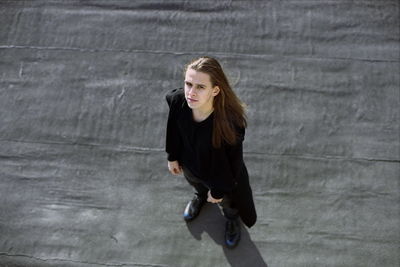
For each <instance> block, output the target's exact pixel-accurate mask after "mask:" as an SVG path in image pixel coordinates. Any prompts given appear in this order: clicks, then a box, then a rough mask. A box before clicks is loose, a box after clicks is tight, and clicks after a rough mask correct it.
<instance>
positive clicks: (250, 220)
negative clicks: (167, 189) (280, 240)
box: [165, 56, 257, 248]
mask: <svg viewBox="0 0 400 267" xmlns="http://www.w3.org/2000/svg"><path fill="white" fill-rule="evenodd" d="M184 75H185V81H184V88H178V89H174V90H172V91H170V92H168V94H167V95H166V100H167V103H168V106H169V114H168V122H167V130H166V147H165V150H166V152H167V154H168V169H169V171H170V172H171V173H172V174H174V175H179V174H181V173H183V175H184V177H185V178H186V180H187V181H188V183H189V184H190V185H191V186H193V188H194V191H195V195H194V197H193V199H192V200H191V201H189V203H188V204H187V206H186V208H185V210H184V212H183V218H184V220H185V221H186V222H190V221H191V220H193V219H195V218H196V217H197V216H198V214H199V212H200V210H201V208H202V206H203V205H204V204H205V203H206V202H209V203H214V204H218V205H219V206H220V207H221V209H222V212H223V215H224V216H225V218H226V219H227V221H226V226H225V244H226V246H227V247H228V248H234V247H236V246H237V245H238V243H239V241H240V227H241V224H240V220H239V218H240V219H241V220H242V221H243V223H244V224H245V225H246V226H248V227H252V226H253V225H254V224H255V222H256V220H257V214H256V210H255V207H254V201H253V195H252V190H251V187H250V184H249V176H248V172H247V168H246V165H245V163H244V161H243V140H244V136H245V128H246V126H247V122H246V117H245V109H244V105H243V103H242V102H241V101H240V99H239V98H238V97H237V96H236V94H235V93H234V92H233V90H232V88H231V86H230V84H229V82H228V80H227V78H226V75H225V73H224V71H223V69H222V67H221V65H220V64H219V62H218V61H217V59H215V58H212V57H206V56H205V57H200V58H197V59H194V60H193V61H191V62H190V63H189V64H187V65H186V68H185V71H184Z"/></svg>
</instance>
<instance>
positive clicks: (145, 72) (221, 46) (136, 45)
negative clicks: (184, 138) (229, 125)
mask: <svg viewBox="0 0 400 267" xmlns="http://www.w3.org/2000/svg"><path fill="white" fill-rule="evenodd" d="M399 6H400V4H399V2H398V1H389V0H387V1H384V0H381V1H378V0H375V1H369V0H364V1H361V0H360V1H346V0H341V1H339V0H337V1H334V0H330V1H313V0H304V1H303V0H292V1H196V2H195V1H193V2H189V1H171V2H165V3H164V2H163V1H100V0H98V1H7V0H2V1H1V2H0V25H1V26H0V200H1V203H2V204H1V207H0V265H2V264H3V265H6V266H21V265H22V266H97V265H101V264H105V265H112V266H120V265H123V266H265V265H266V264H268V265H270V266H397V265H398V264H399V263H400V258H399V257H400V256H399V245H400V243H399V240H400V229H399V225H400V212H399V210H400V207H399V205H400V204H399V203H400V193H399V191H400V190H399V189H400V188H399V175H400V155H399V153H400V152H399V143H400V140H399V139H400V137H399V132H400V131H399V123H400V116H399V106H400V93H399V86H400V80H399V72H400V65H399V60H400V59H399V56H400V55H399V53H400V49H399V37H400V33H399V26H400V20H399ZM200 55H210V56H214V57H217V58H218V59H219V60H220V62H221V63H222V65H223V66H224V67H225V69H226V72H227V74H228V76H229V78H230V80H231V83H232V84H233V86H234V89H235V91H236V92H237V93H238V95H239V96H240V97H241V98H242V99H243V100H244V101H245V102H246V103H247V104H248V117H249V128H248V130H247V136H246V141H245V148H244V149H245V160H246V163H247V165H248V168H249V172H250V175H251V184H252V186H253V189H254V194H255V203H256V208H257V211H258V213H259V220H258V223H257V224H256V226H254V227H253V228H251V229H247V230H246V229H243V231H244V233H243V240H242V243H241V245H240V246H239V247H238V248H237V249H236V250H234V251H228V250H226V249H224V248H223V247H222V237H223V233H222V232H223V218H221V216H219V215H218V211H217V209H216V208H215V207H214V206H212V205H209V206H207V207H206V208H205V210H204V212H203V214H202V215H203V216H200V218H199V219H198V220H197V222H194V223H193V224H191V225H187V226H186V224H185V223H184V222H183V221H182V219H181V215H180V214H181V211H182V209H183V207H184V206H185V204H186V202H187V200H188V199H189V198H190V197H191V195H190V194H191V192H190V188H189V187H188V186H187V185H186V183H185V182H184V180H183V178H182V177H172V176H171V175H169V174H168V172H167V169H166V157H165V153H164V152H163V150H164V137H165V133H164V131H165V120H166V116H167V105H166V103H165V101H164V95H165V93H166V92H167V90H169V89H172V88H176V87H180V86H182V68H183V64H185V63H187V62H188V61H189V60H190V59H192V58H194V57H197V56H200Z"/></svg>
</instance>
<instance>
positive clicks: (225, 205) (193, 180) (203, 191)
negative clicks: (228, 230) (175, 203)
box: [182, 166, 239, 220]
mask: <svg viewBox="0 0 400 267" xmlns="http://www.w3.org/2000/svg"><path fill="white" fill-rule="evenodd" d="M182 169H183V175H184V176H185V178H186V180H187V181H188V183H189V184H190V185H191V186H193V187H194V189H195V194H196V195H198V196H199V197H200V198H205V199H207V193H208V191H209V190H210V189H209V188H208V187H207V185H206V184H205V183H204V182H203V181H202V180H200V179H199V178H198V177H196V176H194V175H193V174H192V172H191V171H189V170H188V169H187V168H185V166H182ZM218 205H219V207H220V209H222V213H223V214H224V216H225V218H227V219H228V220H235V219H237V218H238V217H239V211H238V210H237V209H236V207H235V203H234V201H233V200H232V197H231V196H230V195H229V194H225V195H224V198H223V199H222V202H220V203H218Z"/></svg>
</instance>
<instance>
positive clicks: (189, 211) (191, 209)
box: [183, 195, 206, 222]
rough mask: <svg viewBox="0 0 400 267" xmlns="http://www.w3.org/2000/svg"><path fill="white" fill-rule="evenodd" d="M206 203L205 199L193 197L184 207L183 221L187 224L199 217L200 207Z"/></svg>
mask: <svg viewBox="0 0 400 267" xmlns="http://www.w3.org/2000/svg"><path fill="white" fill-rule="evenodd" d="M204 203H206V198H205V197H199V196H198V195H195V196H194V197H193V199H192V200H191V201H189V203H188V204H187V205H186V208H185V211H184V212H183V219H184V220H185V221H187V222H189V221H191V220H193V219H194V218H196V217H197V215H199V213H200V210H201V207H203V205H204Z"/></svg>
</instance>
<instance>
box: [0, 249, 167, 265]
mask: <svg viewBox="0 0 400 267" xmlns="http://www.w3.org/2000/svg"><path fill="white" fill-rule="evenodd" d="M1 256H6V257H24V258H30V259H34V260H38V261H45V262H47V261H62V262H72V263H82V264H88V265H101V266H116V267H119V266H121V267H123V266H141V267H166V266H168V265H160V264H148V263H101V262H90V261H77V260H68V259H58V258H51V259H43V258H38V257H35V256H31V255H25V254H10V253H5V252H0V257H1Z"/></svg>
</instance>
